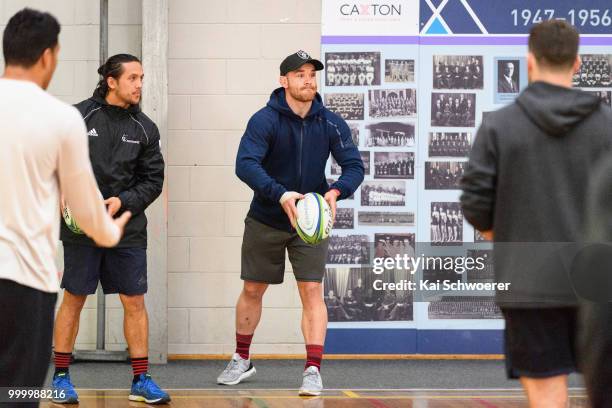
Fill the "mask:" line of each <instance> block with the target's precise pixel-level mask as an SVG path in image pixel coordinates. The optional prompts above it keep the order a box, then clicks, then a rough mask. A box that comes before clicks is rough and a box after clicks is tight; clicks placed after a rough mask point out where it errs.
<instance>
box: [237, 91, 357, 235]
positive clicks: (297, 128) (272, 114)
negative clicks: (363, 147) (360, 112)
mask: <svg viewBox="0 0 612 408" xmlns="http://www.w3.org/2000/svg"><path fill="white" fill-rule="evenodd" d="M330 153H331V154H332V155H333V157H334V158H335V159H336V161H337V162H338V164H339V165H340V167H341V168H342V175H341V176H340V178H339V179H338V181H336V182H335V183H333V184H332V185H331V186H329V185H328V184H327V179H326V177H325V164H326V162H327V159H328V158H329V154H330ZM236 175H237V176H238V177H239V178H240V180H242V181H244V182H245V183H246V184H247V185H248V186H249V187H251V189H253V191H254V196H253V201H252V202H251V208H250V210H249V214H248V215H249V216H250V217H252V218H254V219H255V220H257V221H259V222H261V223H263V224H266V225H269V226H271V227H274V228H277V229H282V230H286V231H291V230H292V227H291V224H290V223H289V218H288V217H287V215H286V214H285V212H284V211H283V209H282V207H281V205H280V203H279V200H280V198H281V196H282V195H283V193H285V192H286V191H297V192H299V193H302V194H306V193H310V192H317V193H319V194H321V195H324V194H325V193H326V192H327V191H329V189H331V188H336V189H338V190H339V191H340V193H341V194H340V197H339V199H343V198H347V197H349V196H351V195H352V194H353V193H354V192H355V190H356V189H357V187H359V185H360V184H361V182H362V181H363V175H364V168H363V162H362V161H361V156H360V155H359V151H358V150H357V147H356V146H355V144H354V143H353V139H352V137H351V131H350V129H349V127H348V125H347V124H346V122H345V121H344V120H343V119H342V118H340V117H339V116H338V115H336V114H335V113H333V112H331V111H329V110H328V109H327V108H325V106H323V103H322V102H321V96H320V95H319V94H318V93H317V94H316V97H315V99H314V100H313V101H312V107H311V108H310V112H308V115H306V117H305V118H304V119H302V118H301V117H300V116H298V115H296V114H295V113H294V112H293V111H292V110H291V108H289V105H288V104H287V101H286V99H285V90H284V89H283V88H278V89H276V90H274V92H272V95H271V96H270V100H269V101H268V103H267V105H266V106H265V107H264V108H262V109H260V110H259V111H258V112H257V113H255V114H254V115H253V116H252V117H251V119H250V120H249V123H248V125H247V128H246V131H245V132H244V135H243V136H242V140H241V141H240V147H239V148H238V155H237V157H236Z"/></svg>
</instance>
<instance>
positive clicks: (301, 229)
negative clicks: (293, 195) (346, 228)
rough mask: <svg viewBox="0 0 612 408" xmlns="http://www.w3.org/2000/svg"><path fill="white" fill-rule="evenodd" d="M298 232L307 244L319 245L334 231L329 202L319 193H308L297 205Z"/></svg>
mask: <svg viewBox="0 0 612 408" xmlns="http://www.w3.org/2000/svg"><path fill="white" fill-rule="evenodd" d="M297 212H298V216H297V226H296V230H297V233H298V235H299V236H300V238H302V240H303V241H304V242H306V243H307V244H312V245H315V244H318V243H319V242H321V241H323V240H324V239H326V238H327V237H329V233H330V232H331V229H332V222H333V220H332V212H331V208H329V205H328V204H327V201H325V199H324V198H323V197H322V196H321V194H318V193H308V194H305V195H304V198H303V199H302V200H300V201H298V203H297Z"/></svg>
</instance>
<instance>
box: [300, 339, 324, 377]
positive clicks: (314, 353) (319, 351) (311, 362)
mask: <svg viewBox="0 0 612 408" xmlns="http://www.w3.org/2000/svg"><path fill="white" fill-rule="evenodd" d="M321 359H323V346H319V345H318V344H307V345H306V366H304V369H307V368H308V367H310V366H314V367H317V369H319V371H321Z"/></svg>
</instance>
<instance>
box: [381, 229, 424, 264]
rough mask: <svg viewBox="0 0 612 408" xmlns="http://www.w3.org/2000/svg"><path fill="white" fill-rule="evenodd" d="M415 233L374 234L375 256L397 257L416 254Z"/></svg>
mask: <svg viewBox="0 0 612 408" xmlns="http://www.w3.org/2000/svg"><path fill="white" fill-rule="evenodd" d="M414 237H415V235H414V234H411V233H408V234H388V233H379V234H374V258H395V257H396V256H397V255H399V256H400V257H403V256H404V255H408V256H409V257H413V256H414V248H415V238H414Z"/></svg>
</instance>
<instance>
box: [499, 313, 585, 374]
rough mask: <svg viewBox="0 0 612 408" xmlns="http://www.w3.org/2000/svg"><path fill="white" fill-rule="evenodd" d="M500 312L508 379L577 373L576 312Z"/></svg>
mask: <svg viewBox="0 0 612 408" xmlns="http://www.w3.org/2000/svg"><path fill="white" fill-rule="evenodd" d="M502 312H503V314H504V318H505V320H506V329H505V332H504V339H505V345H504V348H505V353H506V374H507V375H508V378H513V379H516V378H519V377H529V378H547V377H554V376H557V375H562V374H570V373H573V372H576V371H578V368H577V367H578V366H577V359H576V351H577V343H576V342H577V333H576V330H577V319H578V309H577V308H573V307H563V308H550V309H548V308H542V309H518V308H517V309H506V308H502Z"/></svg>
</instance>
